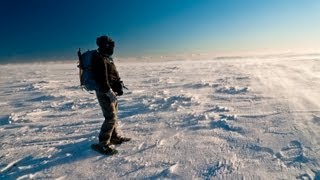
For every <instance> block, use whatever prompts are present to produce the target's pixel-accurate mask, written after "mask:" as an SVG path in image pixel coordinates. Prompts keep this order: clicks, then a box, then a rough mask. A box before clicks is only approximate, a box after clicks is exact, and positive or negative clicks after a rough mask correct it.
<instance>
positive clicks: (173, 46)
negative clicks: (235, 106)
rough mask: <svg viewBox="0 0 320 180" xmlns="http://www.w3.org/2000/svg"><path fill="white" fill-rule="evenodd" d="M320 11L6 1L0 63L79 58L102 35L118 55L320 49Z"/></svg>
mask: <svg viewBox="0 0 320 180" xmlns="http://www.w3.org/2000/svg"><path fill="white" fill-rule="evenodd" d="M319 12H320V3H319V2H318V1H312V0H281V1H279V0H197V1H196V0H158V1H152V0H136V1H134V0H117V1H110V0H106V1H102V0H101V1H94V0H92V1H89V0H77V1H75V0H28V1H24V0H20V1H18V0H2V1H1V2H0V20H1V21H0V22H1V28H0V37H1V38H0V39H1V43H0V60H2V61H4V60H8V59H41V58H42V59H71V58H75V52H76V50H77V48H79V47H80V48H82V49H93V48H96V46H95V39H96V37H97V36H99V35H103V34H105V35H110V36H111V37H112V38H113V39H114V40H115V42H116V48H117V49H116V55H119V56H139V55H153V54H170V53H171V54H172V53H188V52H190V53H193V52H209V51H226V52H227V51H237V50H239V51H241V50H253V51H254V50H257V49H262V50H263V49H265V48H269V49H270V48H275V49H276V48H279V49H285V48H287V47H286V46H292V44H299V43H300V44H302V45H303V46H310V47H311V48H312V47H313V46H314V47H315V48H318V47H319V46H318V45H319V44H317V43H315V42H311V41H316V40H319V38H318V37H317V36H316V34H319V32H320V31H319V30H320V29H319V27H320V26H319V22H318V19H319ZM302 41H303V42H302ZM298 42H299V43H298ZM291 48H299V47H298V46H297V47H296V46H292V47H291Z"/></svg>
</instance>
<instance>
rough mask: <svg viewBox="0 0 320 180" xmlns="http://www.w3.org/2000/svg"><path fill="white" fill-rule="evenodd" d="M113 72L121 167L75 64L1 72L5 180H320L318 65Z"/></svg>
mask: <svg viewBox="0 0 320 180" xmlns="http://www.w3.org/2000/svg"><path fill="white" fill-rule="evenodd" d="M116 64H117V66H118V70H119V72H120V76H121V77H122V79H123V81H124V82H125V84H126V85H127V87H128V88H129V90H128V91H126V92H125V94H124V95H123V96H121V97H119V127H120V130H121V134H122V135H125V136H129V137H131V138H132V141H130V142H128V143H125V144H122V145H120V146H116V149H118V150H119V154H117V155H114V156H104V155H101V154H99V153H97V152H95V151H92V150H91V149H90V144H92V143H94V142H97V135H98V133H99V130H100V126H101V124H102V122H103V116H102V113H101V110H100V107H99V105H98V102H97V100H96V97H95V95H94V94H93V95H92V94H89V93H87V92H85V91H82V90H81V89H80V88H79V78H78V69H77V68H76V63H75V62H72V63H71V62H68V63H62V62H56V63H29V64H7V65H0V98H1V101H0V138H1V140H0V141H1V143H0V148H1V149H0V179H318V180H319V179H320V55H303V56H302V55H299V56H261V57H247V58H217V59H204V60H164V59H162V60H161V59H160V60H159V59H157V60H149V61H139V60H137V61H133V60H131V61H129V60H128V61H125V60H120V61H118V62H116Z"/></svg>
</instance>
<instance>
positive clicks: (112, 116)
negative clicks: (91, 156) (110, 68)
mask: <svg viewBox="0 0 320 180" xmlns="http://www.w3.org/2000/svg"><path fill="white" fill-rule="evenodd" d="M96 95H97V99H98V101H99V105H100V107H101V110H102V113H103V116H104V122H103V124H102V126H101V129H100V133H99V143H100V144H101V145H109V143H110V139H111V138H113V137H117V136H118V133H117V126H118V116H117V114H118V100H115V101H114V102H111V101H110V99H109V97H108V96H107V95H106V94H105V93H100V92H98V91H97V92H96Z"/></svg>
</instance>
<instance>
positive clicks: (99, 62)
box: [92, 52, 120, 93]
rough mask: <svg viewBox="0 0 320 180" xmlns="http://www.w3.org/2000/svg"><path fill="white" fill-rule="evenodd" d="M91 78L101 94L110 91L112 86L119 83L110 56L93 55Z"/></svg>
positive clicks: (117, 74)
mask: <svg viewBox="0 0 320 180" xmlns="http://www.w3.org/2000/svg"><path fill="white" fill-rule="evenodd" d="M92 73H93V78H94V80H95V81H96V83H97V85H98V91H99V92H102V93H106V92H108V91H109V90H110V89H112V87H113V84H114V83H115V82H117V81H120V76H119V73H118V71H117V68H116V66H115V64H114V62H113V59H112V57H111V56H106V55H103V54H101V53H99V52H97V53H95V54H94V56H93V59H92Z"/></svg>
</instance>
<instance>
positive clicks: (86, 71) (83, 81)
mask: <svg viewBox="0 0 320 180" xmlns="http://www.w3.org/2000/svg"><path fill="white" fill-rule="evenodd" d="M95 53H97V50H91V51H90V50H88V51H86V52H84V53H81V51H80V48H79V50H78V57H79V64H78V68H79V77H80V86H81V88H82V89H85V90H87V91H94V90H97V89H98V85H97V83H96V82H95V80H94V79H93V73H92V58H93V56H94V54H95Z"/></svg>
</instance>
